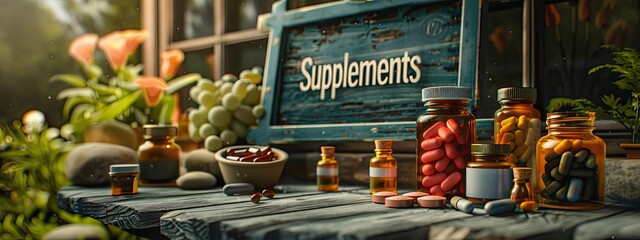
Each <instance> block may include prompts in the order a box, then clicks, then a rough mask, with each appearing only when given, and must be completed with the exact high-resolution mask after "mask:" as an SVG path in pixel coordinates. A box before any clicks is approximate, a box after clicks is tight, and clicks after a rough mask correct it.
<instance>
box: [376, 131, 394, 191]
mask: <svg viewBox="0 0 640 240" xmlns="http://www.w3.org/2000/svg"><path fill="white" fill-rule="evenodd" d="M374 142H375V146H376V149H375V152H376V156H375V157H373V158H371V160H370V164H369V188H370V191H371V194H374V193H377V192H381V191H389V192H398V177H397V174H398V161H397V160H396V159H395V158H393V156H391V152H393V151H392V149H391V144H392V141H391V140H375V141H374Z"/></svg>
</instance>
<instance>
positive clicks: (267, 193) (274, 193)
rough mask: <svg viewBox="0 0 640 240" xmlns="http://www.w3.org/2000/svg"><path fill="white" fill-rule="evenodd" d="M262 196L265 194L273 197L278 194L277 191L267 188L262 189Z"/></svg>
mask: <svg viewBox="0 0 640 240" xmlns="http://www.w3.org/2000/svg"><path fill="white" fill-rule="evenodd" d="M262 196H265V197H267V198H273V197H274V196H276V192H274V191H273V190H271V189H268V188H267V189H265V190H262Z"/></svg>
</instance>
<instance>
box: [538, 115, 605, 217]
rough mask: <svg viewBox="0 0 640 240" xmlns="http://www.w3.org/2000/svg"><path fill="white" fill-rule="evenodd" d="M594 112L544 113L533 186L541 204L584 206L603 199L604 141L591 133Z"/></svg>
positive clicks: (594, 206)
mask: <svg viewBox="0 0 640 240" xmlns="http://www.w3.org/2000/svg"><path fill="white" fill-rule="evenodd" d="M594 122H595V113H593V112H586V113H583V112H554V113H549V114H547V129H548V130H549V134H548V135H547V136H544V137H542V138H540V140H539V141H538V145H537V147H536V149H537V164H536V169H535V171H536V181H534V188H535V191H536V193H537V194H539V196H540V203H541V204H544V205H542V206H545V207H552V208H560V209H575V210H587V209H597V208H600V207H602V204H603V202H604V176H605V172H604V167H605V166H604V159H605V157H606V156H605V155H606V148H605V142H604V141H603V140H602V139H601V138H599V137H597V136H596V135H594V134H593V129H595V125H594Z"/></svg>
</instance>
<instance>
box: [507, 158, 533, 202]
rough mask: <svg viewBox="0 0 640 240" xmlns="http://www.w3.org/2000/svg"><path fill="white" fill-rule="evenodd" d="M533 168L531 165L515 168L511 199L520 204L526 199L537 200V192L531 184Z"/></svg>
mask: <svg viewBox="0 0 640 240" xmlns="http://www.w3.org/2000/svg"><path fill="white" fill-rule="evenodd" d="M532 172H533V169H532V168H530V167H515V168H513V188H512V189H511V200H513V201H516V203H517V204H518V206H520V203H522V202H525V201H535V200H536V199H535V194H534V193H533V187H532V186H531V174H532Z"/></svg>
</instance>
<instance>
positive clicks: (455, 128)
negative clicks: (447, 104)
mask: <svg viewBox="0 0 640 240" xmlns="http://www.w3.org/2000/svg"><path fill="white" fill-rule="evenodd" d="M447 127H448V128H449V130H451V132H452V133H453V134H455V135H460V133H461V131H462V129H461V127H460V125H459V124H458V122H456V120H455V119H453V118H450V119H449V120H447Z"/></svg>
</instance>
